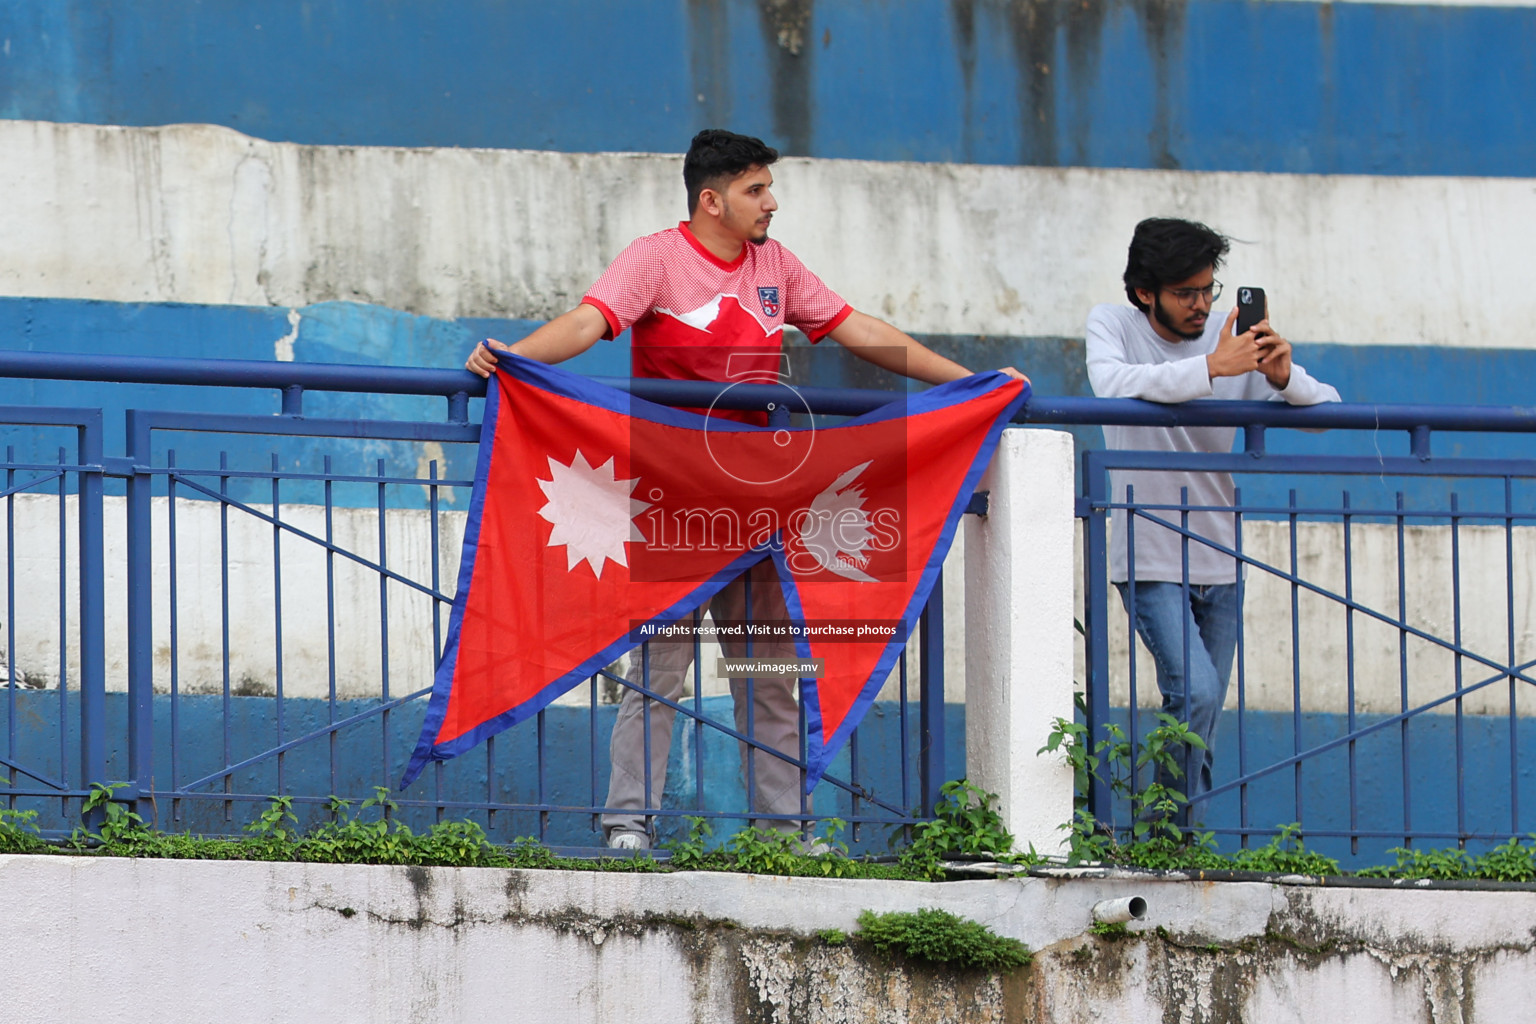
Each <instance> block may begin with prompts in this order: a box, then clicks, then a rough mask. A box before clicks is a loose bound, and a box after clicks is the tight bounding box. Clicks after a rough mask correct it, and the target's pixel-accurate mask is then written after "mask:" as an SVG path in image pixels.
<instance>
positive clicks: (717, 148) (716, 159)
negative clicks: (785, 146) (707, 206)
mask: <svg viewBox="0 0 1536 1024" xmlns="http://www.w3.org/2000/svg"><path fill="white" fill-rule="evenodd" d="M778 158H779V151H778V150H776V149H774V148H773V147H772V146H769V145H767V144H766V143H764V142H763V140H762V139H754V138H753V137H752V136H750V135H737V134H736V133H735V132H728V131H726V130H725V129H723V128H706V129H704V130H703V131H701V132H699V134H697V135H695V136H694V137H693V141H692V142H691V143H689V145H688V155H687V156H685V157H684V158H683V186H684V187H685V188H687V189H688V215H689V216H690V217H691V216H693V211H694V210H695V209H696V208H697V207H698V205H699V193H700V192H702V191H703V190H704V189H706V188H714V189H720V188H723V186H724V185H725V184H726V183H728V182H729V181H730V180H731V179H732V178H734V177H736V176H737V175H738V174H740V173H742V172H743V171H747V170H751V169H752V168H754V167H767V166H768V165H769V164H771V163H773V162H774V161H775V160H777V159H778Z"/></svg>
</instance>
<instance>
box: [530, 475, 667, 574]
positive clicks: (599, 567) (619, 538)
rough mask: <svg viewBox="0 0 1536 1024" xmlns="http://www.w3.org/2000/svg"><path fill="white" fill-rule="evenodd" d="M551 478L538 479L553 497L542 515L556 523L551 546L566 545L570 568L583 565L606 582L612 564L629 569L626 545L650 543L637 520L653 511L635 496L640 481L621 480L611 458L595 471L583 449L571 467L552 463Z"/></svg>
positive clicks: (551, 534)
mask: <svg viewBox="0 0 1536 1024" xmlns="http://www.w3.org/2000/svg"><path fill="white" fill-rule="evenodd" d="M549 475H550V479H548V480H540V481H538V484H539V488H540V489H541V490H542V491H543V492H544V496H545V497H546V498H548V499H549V502H548V504H546V505H545V506H544V507H543V508H541V509H539V515H540V516H541V517H543V518H544V519H545V520H546V521H547V522H549V523H552V524H553V525H554V529H553V530H551V531H550V534H549V544H548V546H549V547H556V546H562V545H563V546H564V547H565V562H566V565H565V567H566V569H567V570H570V569H574V568H576V564H577V563H578V562H583V561H584V562H586V563H587V564H588V565H590V566H591V567H592V572H593V573H594V574H596V575H597V577H598V578H599V579H601V578H602V575H603V567H604V566H605V565H607V563H608V562H610V561H613V562H617V563H618V564H619V565H622V566H626V567H627V566H628V565H629V558H628V556H627V555H626V553H625V549H624V544H625V542H627V541H634V540H638V541H642V542H643V541H644V540H645V535H644V534H642V533H641V532H640V528H639V527H637V526H636V525H635V522H634V517H635V516H637V515H639V514H640V513H641V512H644V511H645V510H646V509H648V508H650V507H651V506H650V503H649V502H645V501H641V500H639V499H638V498H631V497H630V494H632V493H633V492H634V489H635V485H636V484H638V483H639V482H640V478H639V477H635V478H634V479H633V480H616V479H614V475H613V459H612V458H611V457H610V458H609V459H608V461H607V462H605V463H603V464H602V465H601V466H598V467H596V468H594V467H592V466H591V465H589V464H588V463H587V459H586V456H584V455H582V453H581V452H580V451H578V452H577V453H576V457H575V458H574V459H572V460H571V464H570V465H569V466H565V465H561V464H560V462H558V461H557V460H555V459H553V458H552V459H550V460H549Z"/></svg>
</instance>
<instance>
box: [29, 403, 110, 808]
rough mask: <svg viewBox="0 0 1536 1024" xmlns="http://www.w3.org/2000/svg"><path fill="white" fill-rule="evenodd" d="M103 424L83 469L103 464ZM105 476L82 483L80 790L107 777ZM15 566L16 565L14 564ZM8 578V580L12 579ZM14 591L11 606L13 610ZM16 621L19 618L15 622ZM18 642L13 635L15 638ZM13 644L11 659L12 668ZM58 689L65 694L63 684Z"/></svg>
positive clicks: (82, 445) (89, 429) (82, 439)
mask: <svg viewBox="0 0 1536 1024" xmlns="http://www.w3.org/2000/svg"><path fill="white" fill-rule="evenodd" d="M102 434H103V431H102V419H101V414H100V412H93V413H92V414H91V418H90V421H89V422H88V423H86V424H84V425H83V426H82V427H81V428H80V430H79V432H78V434H77V437H78V442H77V450H78V452H79V456H80V465H81V466H100V465H101V462H102V455H103V452H102ZM104 491H105V487H104V482H103V479H102V474H101V473H100V472H99V471H97V470H90V469H85V470H82V472H81V475H80V483H79V494H80V497H79V503H80V523H79V537H80V539H79V545H80V751H81V759H80V784H81V785H82V786H89V785H90V784H91V783H93V782H102V781H105V779H106V776H107V722H106V718H107V675H106V542H105V527H106V516H105V512H104V510H103V504H104V499H103V493H104ZM11 564H12V565H14V564H15V563H14V562H12V563H11ZM8 575H9V574H8ZM14 596H15V595H14V591H12V592H11V594H10V595H9V603H10V605H11V607H12V609H14V607H15V601H14ZM13 617H14V616H13ZM12 635H13V636H14V633H13V634H12ZM15 650H16V647H15V644H14V643H13V644H12V645H11V646H10V647H8V648H7V653H8V654H9V655H10V658H11V660H12V662H13V664H12V667H11V672H12V690H13V692H14V689H15V676H14V672H15V665H14V657H15V654H14V652H15ZM59 689H60V690H62V689H64V685H63V681H62V680H60V684H59Z"/></svg>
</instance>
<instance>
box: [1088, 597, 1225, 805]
mask: <svg viewBox="0 0 1536 1024" xmlns="http://www.w3.org/2000/svg"><path fill="white" fill-rule="evenodd" d="M1115 586H1116V587H1117V588H1119V590H1120V600H1121V601H1123V602H1124V603H1125V606H1126V609H1127V610H1130V606H1131V590H1130V585H1129V584H1126V583H1117V584H1115ZM1241 613H1242V608H1241V607H1240V606H1239V604H1238V591H1237V584H1235V583H1216V584H1210V585H1207V586H1194V585H1191V586H1190V588H1189V600H1188V601H1187V602H1186V601H1185V599H1184V585H1183V584H1182V583H1163V582H1156V581H1150V580H1149V581H1147V582H1141V581H1137V583H1136V608H1135V615H1136V632H1137V634H1138V635H1140V637H1141V640H1142V643H1144V644H1146V645H1147V650H1148V651H1149V652H1150V653H1151V655H1152V660H1153V661H1154V662H1155V663H1156V665H1157V688H1158V689H1159V690H1161V691H1162V694H1163V711H1164V712H1166V713H1167V714H1170V715H1172V716H1174V717H1175V718H1177V719H1179V720H1180V721H1183V722H1187V723H1188V724H1189V728H1190V731H1191V732H1193V733H1194V734H1195V735H1197V736H1199V737H1200V738H1201V739H1202V740H1204V741H1205V749H1204V750H1197V749H1195V748H1194V747H1185V748H1184V749H1183V753H1182V757H1181V761H1182V763H1183V766H1184V777H1183V778H1182V779H1178V778H1173V777H1171V776H1170V775H1168V774H1167V773H1164V772H1162V771H1161V770H1160V771H1159V773H1158V781H1159V782H1161V783H1162V784H1163V785H1165V786H1169V787H1171V788H1173V789H1177V790H1179V791H1180V792H1182V793H1184V794H1185V795H1186V796H1187V797H1188V798H1189V816H1188V817H1187V818H1186V817H1185V816H1184V815H1180V819H1181V820H1184V821H1186V822H1196V823H1198V822H1200V821H1201V820H1202V819H1203V818H1204V816H1205V799H1204V798H1205V794H1206V793H1209V792H1210V791H1211V765H1212V763H1213V761H1214V759H1215V751H1216V725H1217V723H1218V722H1220V720H1221V707H1222V704H1224V703H1225V702H1226V699H1227V681H1228V680H1229V679H1230V678H1231V676H1232V655H1233V652H1234V651H1235V649H1236V647H1237V621H1238V616H1239V615H1240V614H1241ZM1186 649H1187V651H1188V659H1187V663H1186V658H1185V653H1186ZM1186 669H1187V670H1186ZM1133 710H1134V709H1133Z"/></svg>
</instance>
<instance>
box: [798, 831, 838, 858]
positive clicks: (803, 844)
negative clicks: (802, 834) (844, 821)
mask: <svg viewBox="0 0 1536 1024" xmlns="http://www.w3.org/2000/svg"><path fill="white" fill-rule="evenodd" d="M795 845H796V846H798V847H799V848H800V855H801V856H802V857H825V856H826V855H827V854H829V853H831V852H832V847H831V846H829V845H828V844H827V843H826V842H824V841H823V840H820V839H817V838H816V837H815V836H812V837H811V838H810V840H809V841H806V840H804V839H800V840H797V841H796V843H795Z"/></svg>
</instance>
